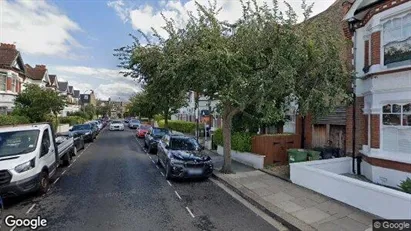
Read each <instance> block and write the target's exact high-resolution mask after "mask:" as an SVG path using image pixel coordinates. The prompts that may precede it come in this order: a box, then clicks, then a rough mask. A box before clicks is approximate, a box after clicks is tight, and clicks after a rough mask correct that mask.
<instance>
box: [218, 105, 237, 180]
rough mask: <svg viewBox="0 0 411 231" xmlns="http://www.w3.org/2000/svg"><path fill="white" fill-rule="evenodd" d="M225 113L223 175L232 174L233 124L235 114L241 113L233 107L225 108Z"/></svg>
mask: <svg viewBox="0 0 411 231" xmlns="http://www.w3.org/2000/svg"><path fill="white" fill-rule="evenodd" d="M223 110H224V112H223V121H224V122H223V139H224V164H223V168H222V169H221V172H222V173H232V172H233V171H232V169H231V123H232V120H233V117H234V115H235V114H237V113H238V112H239V110H238V109H235V108H233V107H231V106H224V109H223Z"/></svg>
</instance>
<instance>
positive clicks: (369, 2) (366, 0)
mask: <svg viewBox="0 0 411 231" xmlns="http://www.w3.org/2000/svg"><path fill="white" fill-rule="evenodd" d="M383 1H384V0H362V2H361V3H360V5H358V7H357V10H356V11H355V13H354V14H357V13H359V12H361V11H363V10H365V9H367V8H370V7H372V6H374V5H375V4H377V3H379V2H383Z"/></svg>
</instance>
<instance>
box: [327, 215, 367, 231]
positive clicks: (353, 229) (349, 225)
mask: <svg viewBox="0 0 411 231" xmlns="http://www.w3.org/2000/svg"><path fill="white" fill-rule="evenodd" d="M332 223H334V224H337V225H339V226H342V227H343V228H345V229H348V230H350V231H364V230H366V229H367V228H368V225H364V224H363V223H361V222H358V221H356V220H354V219H351V218H349V217H343V218H341V219H338V220H335V221H332Z"/></svg>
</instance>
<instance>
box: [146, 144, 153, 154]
mask: <svg viewBox="0 0 411 231" xmlns="http://www.w3.org/2000/svg"><path fill="white" fill-rule="evenodd" d="M147 152H148V153H150V154H151V153H152V152H153V150H152V148H151V144H149V145H148V148H147Z"/></svg>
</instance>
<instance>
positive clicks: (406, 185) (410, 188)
mask: <svg viewBox="0 0 411 231" xmlns="http://www.w3.org/2000/svg"><path fill="white" fill-rule="evenodd" d="M399 187H400V188H401V189H402V190H403V191H404V192H406V193H410V194H411V179H410V178H409V177H407V179H406V180H404V181H402V182H401V184H400V185H399Z"/></svg>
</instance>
